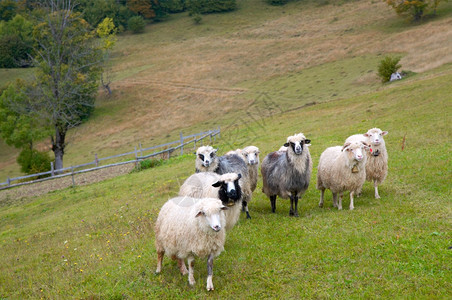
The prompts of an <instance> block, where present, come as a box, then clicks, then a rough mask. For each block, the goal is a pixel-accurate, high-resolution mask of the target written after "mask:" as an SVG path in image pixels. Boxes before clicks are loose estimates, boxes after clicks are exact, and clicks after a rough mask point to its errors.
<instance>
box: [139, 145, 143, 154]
mask: <svg viewBox="0 0 452 300" xmlns="http://www.w3.org/2000/svg"><path fill="white" fill-rule="evenodd" d="M139 146H140V156H143V148H142V147H141V143H140V145H139Z"/></svg>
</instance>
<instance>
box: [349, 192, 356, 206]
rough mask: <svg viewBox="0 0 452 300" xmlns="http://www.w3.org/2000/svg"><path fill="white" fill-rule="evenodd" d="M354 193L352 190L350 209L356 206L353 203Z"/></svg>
mask: <svg viewBox="0 0 452 300" xmlns="http://www.w3.org/2000/svg"><path fill="white" fill-rule="evenodd" d="M353 194H354V192H350V210H353V209H354V208H355V206H354V205H353Z"/></svg>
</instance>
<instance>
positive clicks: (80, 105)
mask: <svg viewBox="0 0 452 300" xmlns="http://www.w3.org/2000/svg"><path fill="white" fill-rule="evenodd" d="M44 2H45V6H44V9H45V10H46V11H47V15H46V17H45V18H44V19H43V20H41V21H40V22H39V24H38V25H36V26H35V28H34V31H33V37H34V39H35V42H36V45H37V47H36V49H35V56H34V63H35V66H36V75H35V76H36V82H35V88H34V89H33V90H32V92H31V93H30V94H29V97H30V99H33V101H32V102H31V103H30V105H31V110H32V111H33V112H34V113H36V114H37V115H39V117H40V118H41V119H43V120H46V121H47V123H48V124H49V126H51V127H52V128H53V133H52V135H51V142H52V151H53V152H54V154H55V168H56V169H61V168H62V167H63V155H64V151H65V148H66V145H67V142H66V134H67V132H68V130H69V129H70V128H72V127H75V126H77V125H79V124H80V123H81V122H82V120H84V119H85V118H87V117H88V116H89V114H90V113H91V111H92V109H93V107H94V100H95V95H96V92H97V88H98V80H99V77H100V73H101V69H102V68H101V65H102V51H101V49H100V47H99V46H98V45H97V44H96V42H97V38H96V35H95V32H93V31H90V27H89V24H88V23H87V22H86V21H85V20H84V19H82V17H81V15H80V13H77V12H74V3H73V1H71V0H46V1H44Z"/></svg>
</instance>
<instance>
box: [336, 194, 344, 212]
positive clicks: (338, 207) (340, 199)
mask: <svg viewBox="0 0 452 300" xmlns="http://www.w3.org/2000/svg"><path fill="white" fill-rule="evenodd" d="M342 196H343V194H342V193H339V204H338V206H337V209H339V210H341V209H342Z"/></svg>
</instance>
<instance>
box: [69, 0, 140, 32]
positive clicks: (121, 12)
mask: <svg viewBox="0 0 452 300" xmlns="http://www.w3.org/2000/svg"><path fill="white" fill-rule="evenodd" d="M77 9H78V10H77V11H79V12H82V13H83V17H84V19H85V20H86V21H88V23H90V24H91V26H94V27H95V26H97V25H98V24H99V23H100V22H102V20H104V19H105V18H111V19H113V22H114V24H115V27H116V28H118V30H119V31H123V30H124V28H126V27H127V21H128V20H129V18H130V17H132V16H133V15H134V13H133V12H132V11H130V10H129V9H128V7H127V6H125V5H124V4H121V3H120V2H118V1H117V0H94V1H92V0H82V1H81V3H80V6H78V7H77Z"/></svg>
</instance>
